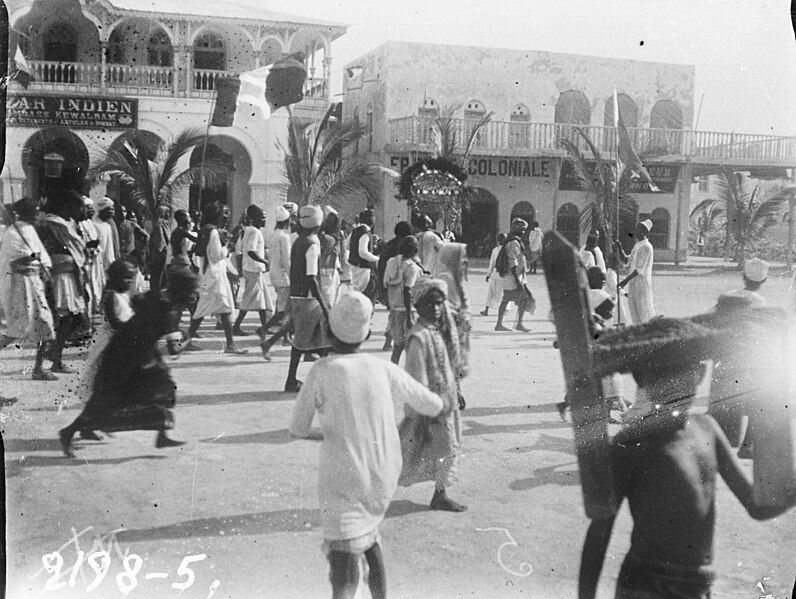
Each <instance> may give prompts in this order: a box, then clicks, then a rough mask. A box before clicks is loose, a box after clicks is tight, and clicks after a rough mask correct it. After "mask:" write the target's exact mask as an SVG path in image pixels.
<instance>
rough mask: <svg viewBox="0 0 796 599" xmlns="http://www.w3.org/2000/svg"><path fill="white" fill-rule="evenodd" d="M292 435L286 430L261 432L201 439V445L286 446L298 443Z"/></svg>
mask: <svg viewBox="0 0 796 599" xmlns="http://www.w3.org/2000/svg"><path fill="white" fill-rule="evenodd" d="M296 440H297V439H295V438H293V437H292V436H291V435H290V431H288V430H287V429H286V428H283V429H280V430H275V431H260V432H258V433H248V434H245V435H232V436H229V437H226V436H224V437H213V438H210V439H201V440H200V441H199V442H200V443H217V444H247V443H265V444H267V445H286V444H288V443H290V442H291V441H296Z"/></svg>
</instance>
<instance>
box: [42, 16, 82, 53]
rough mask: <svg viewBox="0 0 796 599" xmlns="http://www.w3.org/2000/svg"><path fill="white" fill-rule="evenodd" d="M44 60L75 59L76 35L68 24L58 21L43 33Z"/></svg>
mask: <svg viewBox="0 0 796 599" xmlns="http://www.w3.org/2000/svg"><path fill="white" fill-rule="evenodd" d="M44 60H51V61H54V62H76V61H77V35H76V34H75V30H74V29H72V27H71V26H69V25H68V24H66V23H64V22H62V21H58V22H56V23H53V24H52V25H50V26H49V27H48V28H47V31H46V32H45V33H44Z"/></svg>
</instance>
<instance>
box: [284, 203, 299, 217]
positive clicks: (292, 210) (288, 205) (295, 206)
mask: <svg viewBox="0 0 796 599" xmlns="http://www.w3.org/2000/svg"><path fill="white" fill-rule="evenodd" d="M282 205H283V206H284V207H285V208H287V209H288V211H289V212H290V214H291V215H294V214H296V213H297V212H298V208H299V207H298V204H296V202H285V203H284V204H282Z"/></svg>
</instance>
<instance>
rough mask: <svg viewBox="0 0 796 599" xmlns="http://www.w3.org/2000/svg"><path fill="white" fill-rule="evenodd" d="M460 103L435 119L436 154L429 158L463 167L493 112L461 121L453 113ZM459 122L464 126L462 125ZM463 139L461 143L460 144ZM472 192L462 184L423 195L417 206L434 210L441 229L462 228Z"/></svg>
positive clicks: (446, 108)
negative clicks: (451, 191)
mask: <svg viewBox="0 0 796 599" xmlns="http://www.w3.org/2000/svg"><path fill="white" fill-rule="evenodd" d="M459 108H461V105H458V104H449V105H447V106H445V107H444V108H443V109H442V110H441V111H439V113H438V114H437V116H436V117H435V119H434V123H433V125H432V127H433V133H434V146H435V153H434V157H433V158H432V160H437V161H439V162H440V163H443V164H444V163H446V162H448V163H452V164H455V165H456V166H457V167H458V168H459V169H460V170H464V167H465V165H466V164H467V159H468V158H469V156H470V152H471V151H472V149H473V147H474V146H475V145H476V143H477V142H478V140H479V139H480V137H481V130H482V129H483V128H484V127H485V126H486V125H487V123H489V122H490V121H491V120H492V116H493V114H494V113H493V112H489V113H487V114H485V115H484V116H483V117H481V118H480V119H479V120H477V121H476V120H473V121H460V120H459V119H457V118H456V117H455V116H454V115H455V114H456V113H457V112H458V111H459ZM461 124H463V125H464V127H461ZM462 140H464V145H462V144H461V142H462ZM472 193H475V192H474V191H473V190H472V189H471V188H469V187H463V188H462V189H461V191H460V192H459V193H454V194H451V195H442V196H433V197H428V196H426V197H424V198H420V199H419V200H417V202H416V204H417V207H418V209H419V210H420V211H421V212H423V213H424V214H429V216H430V215H431V214H432V213H436V214H437V215H439V216H440V217H441V218H442V221H443V223H444V225H443V228H444V229H445V230H450V231H457V232H459V231H461V222H462V211H463V210H466V209H467V208H469V205H470V196H471V194H472Z"/></svg>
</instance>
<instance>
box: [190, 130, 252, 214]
mask: <svg viewBox="0 0 796 599" xmlns="http://www.w3.org/2000/svg"><path fill="white" fill-rule="evenodd" d="M203 151H204V148H203V146H201V145H199V146H196V148H194V150H193V152H192V153H191V158H190V166H199V165H201V164H202V153H203ZM211 161H212V162H216V163H218V164H220V165H222V171H223V172H224V173H225V175H226V181H225V183H224V184H223V185H222V186H221V187H220V188H218V189H210V188H208V187H205V188H202V189H201V192H200V187H199V185H192V186H191V189H190V192H189V206H190V209H191V210H198V209H201V206H203V205H205V204H207V203H210V202H214V201H220V202H222V203H224V204H227V205H228V206H229V207H230V210H231V212H232V218H233V219H234V220H237V219H238V218H240V216H241V215H242V214H243V213H244V212H245V211H246V208H247V207H248V205H249V204H250V203H251V188H250V187H249V183H250V180H251V174H252V161H251V156H250V155H249V152H248V151H247V150H246V148H245V147H244V146H243V144H242V143H241V142H240V141H238V140H237V139H235V138H234V137H230V136H228V135H211V136H210V137H209V138H208V141H207V150H206V152H205V162H211ZM200 197H201V201H200Z"/></svg>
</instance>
